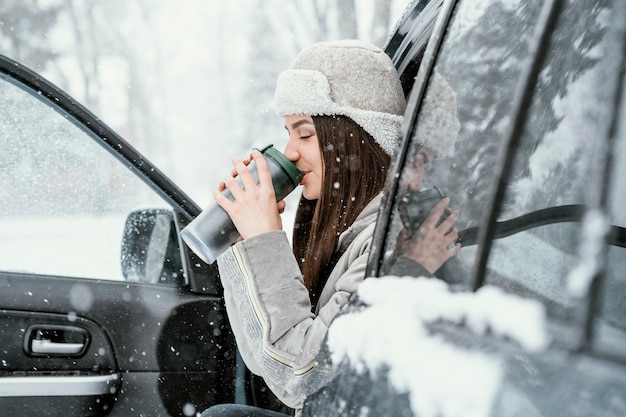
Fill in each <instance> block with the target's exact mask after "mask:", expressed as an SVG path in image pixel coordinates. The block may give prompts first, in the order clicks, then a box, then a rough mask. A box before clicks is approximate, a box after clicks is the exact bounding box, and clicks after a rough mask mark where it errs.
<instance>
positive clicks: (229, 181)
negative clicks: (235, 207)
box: [222, 177, 243, 200]
mask: <svg viewBox="0 0 626 417" xmlns="http://www.w3.org/2000/svg"><path fill="white" fill-rule="evenodd" d="M224 184H225V186H226V188H228V191H230V193H231V194H232V195H233V198H234V199H235V200H237V199H238V198H241V196H242V194H243V188H242V186H241V184H239V182H237V180H236V179H235V178H234V177H228V178H226V180H224ZM222 191H223V190H222Z"/></svg>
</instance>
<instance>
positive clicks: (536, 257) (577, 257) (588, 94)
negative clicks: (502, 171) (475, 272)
mask: <svg viewBox="0 0 626 417" xmlns="http://www.w3.org/2000/svg"><path fill="white" fill-rule="evenodd" d="M604 3H605V2H602V1H596V0H589V1H586V5H585V6H581V5H580V1H576V2H574V1H569V2H565V5H564V7H565V10H564V11H563V12H562V13H560V14H559V19H558V21H557V23H556V28H555V30H554V31H553V32H552V36H551V38H550V43H549V45H548V48H547V53H546V56H545V59H544V61H543V65H542V70H541V72H540V73H539V78H538V81H537V83H536V85H535V86H533V87H532V89H533V91H534V94H533V100H532V104H531V106H530V108H529V112H528V116H527V119H526V125H525V129H524V130H523V134H522V136H521V141H520V144H519V147H518V149H517V151H516V153H515V159H514V163H513V168H512V175H511V178H510V179H509V183H508V184H509V185H508V187H507V190H506V194H505V198H504V201H503V203H502V210H501V214H500V217H499V219H498V221H499V222H512V221H513V219H518V218H520V216H525V217H524V218H526V219H527V220H526V221H525V223H526V225H523V224H520V226H521V227H525V228H527V230H525V231H521V232H519V233H514V234H512V235H511V236H510V237H506V238H502V239H497V240H495V241H494V243H493V247H492V251H491V254H490V257H489V263H488V272H487V276H486V280H485V282H486V283H488V284H489V283H492V284H495V285H499V286H502V287H504V288H507V289H509V290H510V291H511V292H514V293H517V294H520V295H524V296H530V297H533V298H538V299H541V300H543V301H544V302H545V304H546V305H547V306H548V307H549V313H550V314H551V315H552V317H554V318H559V319H560V320H564V321H566V322H569V321H572V320H575V318H576V317H575V313H576V311H578V307H579V303H580V302H581V298H583V297H584V296H585V294H584V293H578V292H577V290H576V288H574V284H573V282H572V280H573V279H575V278H574V277H573V274H576V273H577V269H576V268H578V267H579V264H580V263H581V262H585V261H586V259H585V256H584V254H582V253H581V250H583V248H584V247H586V245H588V244H589V240H590V239H591V237H590V234H589V232H587V231H586V229H585V221H590V220H589V218H588V217H587V215H588V213H587V212H588V211H589V210H591V209H594V208H597V207H599V206H600V201H601V196H602V192H603V184H604V182H605V172H606V164H607V150H608V140H607V138H608V136H609V128H610V125H611V119H612V116H613V115H612V111H611V109H612V107H611V106H610V104H611V103H614V100H615V98H614V97H615V86H616V85H617V82H618V79H619V75H620V66H621V58H620V57H619V56H618V55H617V54H614V53H613V52H612V51H615V48H620V49H621V47H620V46H619V44H616V43H615V42H614V38H613V37H612V36H611V34H610V33H609V32H608V23H609V21H610V17H611V11H610V9H609V8H608V7H607V6H606V5H605V4H604ZM588 10H593V13H588V12H587V11H588ZM572 40H575V42H572ZM522 223H523V222H522ZM625 255H626V253H624V252H623V251H622V255H621V257H622V258H624V256H625ZM590 278H591V277H590Z"/></svg>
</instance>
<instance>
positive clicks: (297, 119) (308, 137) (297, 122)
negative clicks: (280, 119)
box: [284, 114, 324, 200]
mask: <svg viewBox="0 0 626 417" xmlns="http://www.w3.org/2000/svg"><path fill="white" fill-rule="evenodd" d="M285 129H287V132H289V141H288V142H287V146H285V151H284V154H285V156H286V157H287V158H289V160H290V161H291V162H293V163H294V164H295V166H296V167H297V168H298V169H299V170H300V171H302V173H303V174H304V178H302V181H301V182H300V185H302V186H303V187H304V189H303V190H302V196H303V197H304V198H306V199H307V200H317V199H319V198H320V196H321V194H322V177H323V174H324V164H323V163H322V154H321V153H320V148H319V142H318V139H317V133H316V131H315V125H314V124H313V119H312V118H311V117H310V116H307V115H303V114H300V115H291V116H285Z"/></svg>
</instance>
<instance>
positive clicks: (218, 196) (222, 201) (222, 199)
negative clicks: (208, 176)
mask: <svg viewBox="0 0 626 417" xmlns="http://www.w3.org/2000/svg"><path fill="white" fill-rule="evenodd" d="M213 198H214V199H215V202H216V203H217V205H218V206H220V207H221V208H223V209H224V210H226V212H228V208H229V207H230V205H231V204H232V201H230V200H229V199H228V198H227V197H226V196H225V195H224V194H222V193H221V191H220V190H215V191H213Z"/></svg>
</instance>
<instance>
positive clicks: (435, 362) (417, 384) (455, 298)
mask: <svg viewBox="0 0 626 417" xmlns="http://www.w3.org/2000/svg"><path fill="white" fill-rule="evenodd" d="M358 295H359V298H360V300H362V301H363V302H364V303H365V304H367V305H368V306H369V307H368V308H366V309H364V310H363V311H361V312H358V313H353V314H346V315H343V316H339V317H337V319H335V321H334V322H333V325H332V326H331V327H330V329H329V335H328V344H329V348H330V351H331V353H332V359H333V363H340V362H341V361H342V360H343V359H344V358H348V359H349V361H350V363H351V364H352V366H354V367H355V369H356V370H357V371H359V372H360V371H362V370H363V369H365V368H367V369H369V370H371V371H375V370H377V369H381V367H383V366H385V365H386V366H388V367H389V368H390V371H389V379H390V382H391V383H392V385H393V386H394V388H395V389H396V390H398V392H408V393H409V396H410V399H411V407H412V409H413V412H414V413H415V415H419V416H423V417H429V416H433V417H434V416H438V417H455V416H466V417H467V416H470V417H482V416H487V415H489V411H490V409H491V405H492V402H493V399H494V396H495V395H496V393H497V389H498V387H499V384H500V381H501V378H502V375H501V374H502V370H501V365H500V363H499V361H498V360H497V359H496V358H494V357H490V356H487V355H485V354H483V353H480V352H471V351H464V350H461V349H460V348H458V347H456V346H454V345H452V344H450V343H449V342H446V341H444V340H443V339H442V338H441V337H440V336H437V335H433V334H430V333H429V331H428V329H427V327H426V326H427V324H429V323H435V322H439V321H446V322H451V323H455V324H458V325H462V324H464V325H465V326H467V327H468V328H469V329H471V330H472V331H473V332H475V333H476V334H478V335H484V334H486V333H487V332H491V333H493V334H496V335H498V336H502V337H506V338H508V339H510V340H513V341H515V342H517V343H518V344H519V345H520V346H521V347H522V348H523V349H525V350H527V351H529V352H538V351H542V350H544V349H546V348H547V346H548V343H549V337H548V333H547V329H546V312H545V308H544V306H543V305H542V304H541V303H539V302H538V301H535V300H526V299H522V298H520V297H517V296H513V295H509V294H506V293H504V292H502V291H501V290H500V289H498V288H495V287H491V286H485V287H483V288H481V289H480V290H478V291H477V292H476V293H474V294H472V293H453V292H451V291H450V289H449V288H448V286H447V284H446V283H444V282H443V281H439V280H436V279H432V278H424V277H422V278H413V277H392V276H389V277H382V278H379V279H367V280H365V281H364V282H363V283H362V284H361V285H360V286H359V289H358ZM398 318H402V322H401V323H400V322H399V320H398ZM390 323H396V325H389V324H390ZM372 329H375V331H373V330H372ZM389 346H393V347H394V349H393V355H389ZM450 392H454V393H455V395H454V396H450V395H449V393H450Z"/></svg>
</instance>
